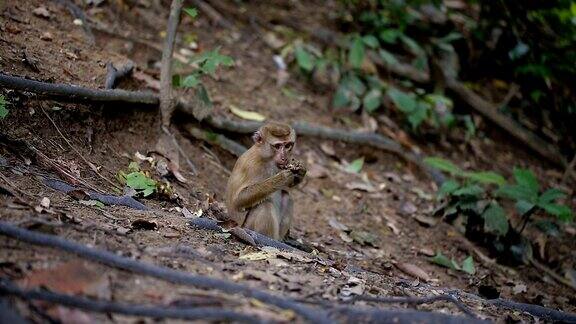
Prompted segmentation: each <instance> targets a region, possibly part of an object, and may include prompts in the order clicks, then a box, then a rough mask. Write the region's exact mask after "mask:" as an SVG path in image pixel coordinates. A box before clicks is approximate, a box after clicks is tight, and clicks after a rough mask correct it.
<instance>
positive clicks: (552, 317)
mask: <svg viewBox="0 0 576 324" xmlns="http://www.w3.org/2000/svg"><path fill="white" fill-rule="evenodd" d="M487 302H488V304H491V305H495V306H498V307H504V308H507V309H512V310H517V311H522V312H525V313H528V314H530V315H532V316H535V317H538V318H541V319H544V320H547V321H558V322H562V323H576V314H573V313H566V312H561V311H557V310H555V309H551V308H548V307H543V306H539V305H532V304H524V303H517V302H513V301H511V300H506V299H500V298H498V299H493V300H488V301H487Z"/></svg>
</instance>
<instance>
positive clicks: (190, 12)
mask: <svg viewBox="0 0 576 324" xmlns="http://www.w3.org/2000/svg"><path fill="white" fill-rule="evenodd" d="M182 11H184V12H185V13H186V14H187V15H188V16H190V17H192V18H196V16H198V10H197V9H196V8H184V9H182Z"/></svg>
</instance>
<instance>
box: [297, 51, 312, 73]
mask: <svg viewBox="0 0 576 324" xmlns="http://www.w3.org/2000/svg"><path fill="white" fill-rule="evenodd" d="M294 55H295V56H296V62H297V63H298V66H300V68H301V69H302V70H304V71H308V72H310V71H312V69H313V68H314V57H313V56H312V54H310V53H308V51H306V50H305V49H304V47H302V46H296V48H295V49H294Z"/></svg>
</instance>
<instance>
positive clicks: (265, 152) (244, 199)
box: [226, 122, 306, 240]
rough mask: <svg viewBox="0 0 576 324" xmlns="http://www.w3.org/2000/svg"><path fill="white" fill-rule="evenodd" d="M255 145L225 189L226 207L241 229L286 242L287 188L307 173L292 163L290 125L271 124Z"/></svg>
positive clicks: (262, 129) (258, 133) (260, 132)
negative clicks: (247, 229)
mask: <svg viewBox="0 0 576 324" xmlns="http://www.w3.org/2000/svg"><path fill="white" fill-rule="evenodd" d="M253 139H254V145H252V147H251V148H250V149H249V150H248V151H246V152H245V153H244V154H242V156H240V158H238V161H236V165H234V169H233V170H232V174H231V175H230V179H229V180H228V186H227V188H226V207H227V208H228V213H229V214H230V215H229V216H230V218H231V219H232V220H234V221H235V222H236V224H238V226H241V227H244V228H249V229H251V230H254V231H256V232H259V233H261V234H264V235H267V236H269V237H271V238H273V239H276V240H280V239H284V238H285V237H286V235H287V234H288V231H289V230H290V224H291V222H292V211H293V203H292V199H291V198H290V194H289V193H288V191H287V190H288V188H291V187H294V186H296V185H297V184H299V183H300V182H301V181H302V179H303V178H304V176H305V175H306V169H305V168H304V166H302V164H301V163H300V162H298V161H296V160H291V159H290V154H291V152H292V149H293V148H294V142H295V140H296V133H295V132H294V129H293V128H292V127H290V125H287V124H284V123H278V122H268V123H266V124H265V125H263V126H262V127H260V129H258V130H257V131H256V133H254V136H253Z"/></svg>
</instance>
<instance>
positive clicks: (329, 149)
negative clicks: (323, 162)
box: [320, 142, 336, 157]
mask: <svg viewBox="0 0 576 324" xmlns="http://www.w3.org/2000/svg"><path fill="white" fill-rule="evenodd" d="M320 149H321V150H322V152H324V153H326V154H327V155H329V156H332V157H336V151H335V150H334V146H333V145H332V143H328V142H323V143H321V144H320Z"/></svg>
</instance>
